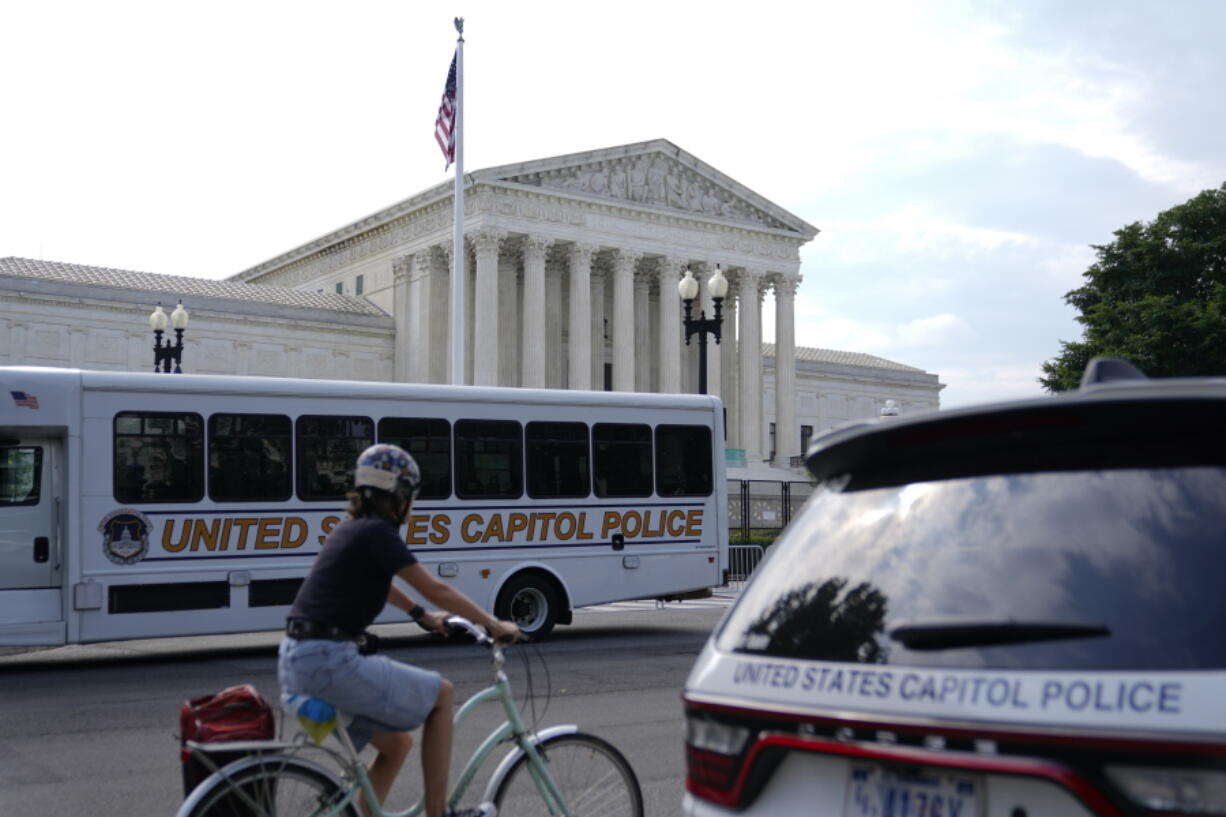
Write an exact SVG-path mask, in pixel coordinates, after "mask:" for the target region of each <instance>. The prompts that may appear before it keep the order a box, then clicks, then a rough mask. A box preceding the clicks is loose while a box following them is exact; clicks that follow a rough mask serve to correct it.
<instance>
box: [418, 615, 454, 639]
mask: <svg viewBox="0 0 1226 817" xmlns="http://www.w3.org/2000/svg"><path fill="white" fill-rule="evenodd" d="M417 625H418V626H419V627H421V628H422V629H423V630H429V631H430V632H432V633H438V634H439V635H441V636H448V635H451V631H450V630H448V629H447V614H446V613H444V612H441V611H439V610H433V611H431V612H428V613H426V614H425V615H424V616H422V617H421V621H418V622H417Z"/></svg>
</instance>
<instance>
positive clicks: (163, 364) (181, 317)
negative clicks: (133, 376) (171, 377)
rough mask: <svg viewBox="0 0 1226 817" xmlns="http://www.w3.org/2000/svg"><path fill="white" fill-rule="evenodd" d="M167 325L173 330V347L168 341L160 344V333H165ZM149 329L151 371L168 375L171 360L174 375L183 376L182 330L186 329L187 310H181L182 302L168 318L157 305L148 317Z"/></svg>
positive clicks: (160, 306)
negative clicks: (151, 347)
mask: <svg viewBox="0 0 1226 817" xmlns="http://www.w3.org/2000/svg"><path fill="white" fill-rule="evenodd" d="M167 323H169V324H170V326H171V328H173V329H174V330H175V342H174V344H173V345H171V343H170V341H169V340H167V341H166V344H165V345H163V344H162V333H163V332H165V331H166V325H167ZM149 328H150V329H152V330H153V371H154V372H165V373H166V374H170V371H171V369H170V362H171V361H172V360H173V361H174V364H175V368H174V373H175V374H183V369H182V368H180V363H181V362H182V360H183V330H185V329H187V310H186V309H184V308H183V302H182V301H179V305H178V306H176V307H175V308H174V311H173V312H171V313H170V317H169V318H168V317H167V316H166V313H165V312H163V311H162V304H161V303H159V304H158V305H157V306H156V307H154V309H153V312H152V313H151V314H150V315H149Z"/></svg>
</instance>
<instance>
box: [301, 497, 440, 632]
mask: <svg viewBox="0 0 1226 817" xmlns="http://www.w3.org/2000/svg"><path fill="white" fill-rule="evenodd" d="M412 564H417V557H415V556H414V555H413V553H412V552H411V551H410V550H409V548H408V546H407V545H405V543H404V540H403V539H401V538H400V533H399V531H398V530H397V529H396V528H395V527H393V526H392V524H391V523H390V522H388V521H386V520H384V519H380V518H377V517H363V518H361V519H348V520H346V521H344V522H342V523H341V524H339V525H337V526H336V527H335V528H334V529H333V530H332V533H330V534H328V538H327V539H326V540H325V541H324V545H323V548H322V549H321V550H320V551H319V556H318V557H316V559H315V564H314V565H313V566H312V567H311V572H310V573H309V574H308V575H307V577H306V581H304V582H303V583H302V587H301V588H299V590H298V596H297V597H296V598H295V599H294V606H293V607H292V608H290V611H289V617H290V618H305V619H310V620H311V621H317V622H319V623H321V624H330V625H332V626H333V627H340V628H341V629H342V630H344V631H345V632H347V633H352V634H353V635H357V634H358V633H361V632H362V631H363V630H365V629H366V628H367V627H369V626H370V623H371V622H372V621H374V620H375V616H377V615H379V612H380V611H381V610H382V609H383V606H384V605H385V604H386V603H387V592H388V590H389V589H390V588H391V584H392V577H393V576H394V575H395V574H396V571H398V570H400V569H401V568H404V567H408V566H409V565H412Z"/></svg>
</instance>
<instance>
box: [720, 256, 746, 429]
mask: <svg viewBox="0 0 1226 817" xmlns="http://www.w3.org/2000/svg"><path fill="white" fill-rule="evenodd" d="M724 274H725V275H727V274H728V272H727V270H725V271H724ZM736 288H737V284H736V281H735V276H730V282H729V285H728V297H727V298H725V299H724V338H723V340H722V341H720V343H721V345H722V346H723V347H724V349H723V352H722V353H721V354H720V363H721V371H720V388H721V390H722V392H721V394H720V397H721V399H723V401H724V408H725V409H727V413H726V414H725V415H724V420H725V422H726V423H727V425H726V427H725V428H724V432H725V433H726V434H727V435H728V436H727V447H728V448H740V447H741V445H740V442H739V441H740V439H741V429H740V425H739V423H740V419H741V409H740V397H741V392H740V389H739V388H738V384H737V360H738V355H737V351H738V346H737V338H736V330H737V322H736V318H737V308H736V307H737V297H736Z"/></svg>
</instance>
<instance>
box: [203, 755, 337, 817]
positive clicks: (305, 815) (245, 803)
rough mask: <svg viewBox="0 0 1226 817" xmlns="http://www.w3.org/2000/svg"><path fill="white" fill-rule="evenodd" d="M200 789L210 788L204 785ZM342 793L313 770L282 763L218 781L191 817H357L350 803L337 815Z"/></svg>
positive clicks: (240, 772) (259, 767)
mask: <svg viewBox="0 0 1226 817" xmlns="http://www.w3.org/2000/svg"><path fill="white" fill-rule="evenodd" d="M201 785H210V784H208V783H204V784H201ZM344 794H345V791H344V790H343V789H342V788H341V787H340V786H338V785H337V784H336V781H335V780H333V779H332V778H330V777H328V776H327V775H325V774H322V773H320V772H318V771H316V770H315V769H312V768H309V767H307V766H302V765H299V764H296V763H286V762H284V761H283V760H282V761H276V762H270V763H267V764H256V765H254V766H251V767H249V768H246V769H243V770H242V771H239V772H236V773H235V774H234V775H233V776H231V777H230V778H228V779H217V780H216V782H215V783H213V784H211V785H210V787H209V790H208V791H207V792H206V793H205V795H204V796H203V798H202V799H201V800H200V802H199V803H197V805H196V807H195V808H194V809H192V811H191V812H190V817H313V816H314V815H324V814H328V815H333V814H335V815H338V817H358V812H357V809H356V807H355V806H354V805H353V804H352V803H350V804H349V805H347V806H345V808H344V809H342V810H340V811H336V810H335V808H336V804H337V803H338V802H340V800H341V799H342V798H343V796H344Z"/></svg>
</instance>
